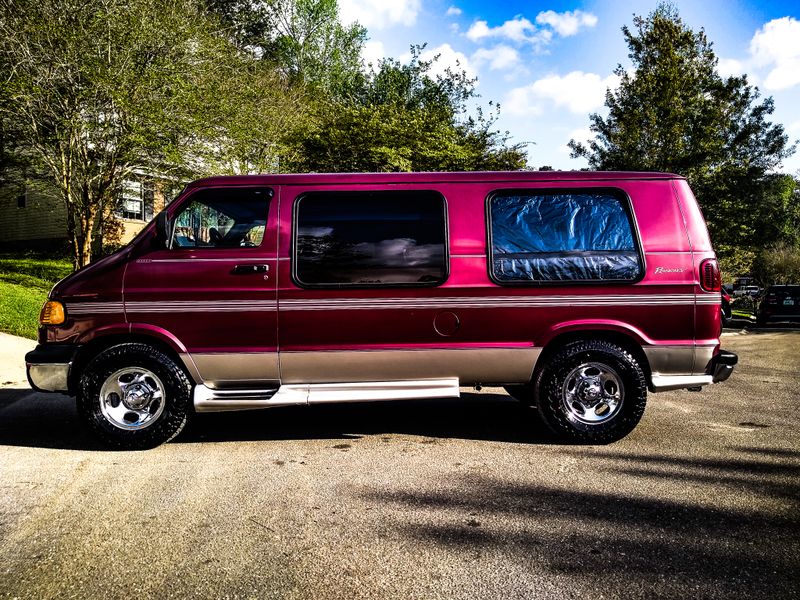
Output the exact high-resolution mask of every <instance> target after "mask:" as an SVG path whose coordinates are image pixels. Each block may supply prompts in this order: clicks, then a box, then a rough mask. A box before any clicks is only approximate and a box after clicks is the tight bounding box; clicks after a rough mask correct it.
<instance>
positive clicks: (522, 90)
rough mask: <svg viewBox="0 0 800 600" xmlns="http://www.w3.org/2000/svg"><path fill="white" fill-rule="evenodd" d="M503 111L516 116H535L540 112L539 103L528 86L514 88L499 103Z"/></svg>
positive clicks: (541, 110)
mask: <svg viewBox="0 0 800 600" xmlns="http://www.w3.org/2000/svg"><path fill="white" fill-rule="evenodd" d="M501 106H502V109H503V112H505V113H508V114H510V115H515V116H518V117H536V116H538V115H540V114H542V112H543V109H542V105H541V103H540V102H539V101H538V100H537V99H536V98H534V97H533V93H532V91H531V89H530V86H526V87H519V88H514V89H512V90H511V91H510V92H508V93H507V94H506V97H505V99H504V100H503V102H502V103H501Z"/></svg>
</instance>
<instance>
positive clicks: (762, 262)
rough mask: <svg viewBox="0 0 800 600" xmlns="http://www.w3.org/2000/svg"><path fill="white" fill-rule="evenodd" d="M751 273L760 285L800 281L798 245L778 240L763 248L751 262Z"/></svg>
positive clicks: (799, 251) (799, 249)
mask: <svg viewBox="0 0 800 600" xmlns="http://www.w3.org/2000/svg"><path fill="white" fill-rule="evenodd" d="M753 274H754V275H755V277H756V280H757V281H758V282H759V283H760V284H761V285H770V284H772V283H777V284H781V285H786V284H797V283H800V247H797V246H792V245H791V244H788V243H786V242H779V243H777V244H774V245H771V246H769V247H767V248H764V249H763V250H761V251H760V252H759V253H758V256H757V257H756V259H755V261H754V263H753Z"/></svg>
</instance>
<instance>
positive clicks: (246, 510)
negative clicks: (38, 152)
mask: <svg viewBox="0 0 800 600" xmlns="http://www.w3.org/2000/svg"><path fill="white" fill-rule="evenodd" d="M724 346H725V347H726V348H728V349H731V350H733V351H735V352H738V353H739V356H740V365H739V367H737V370H736V372H735V374H734V375H733V377H732V378H731V380H729V381H728V382H727V383H726V384H724V385H719V386H713V387H711V388H707V389H706V390H704V391H703V392H701V393H691V392H685V391H679V392H670V393H665V394H658V395H651V396H650V399H649V404H648V408H647V411H646V412H645V416H644V419H643V421H642V423H641V424H640V425H639V427H638V428H637V429H636V430H635V431H634V433H633V434H631V435H630V436H629V437H628V438H626V439H624V440H622V441H620V442H617V443H616V444H612V445H609V446H563V445H557V444H554V443H553V441H552V440H551V438H550V437H549V436H548V434H547V433H546V432H545V431H544V430H543V428H542V427H541V426H539V425H537V423H536V421H535V419H534V418H533V415H532V414H531V413H530V410H529V409H526V408H525V407H522V406H520V405H518V404H516V403H514V402H512V401H509V398H508V397H507V396H506V395H505V394H503V393H502V392H501V391H499V390H484V391H483V392H482V393H480V394H478V393H466V394H465V395H464V397H463V399H462V400H461V401H451V400H443V401H434V402H406V403H401V402H393V403H384V404H362V405H355V404H351V405H341V406H315V407H308V408H275V409H270V410H266V411H262V412H250V413H236V414H233V413H232V414H217V415H199V416H198V418H196V419H195V420H194V422H193V423H192V424H191V425H190V427H189V428H188V429H187V431H185V432H184V433H183V434H182V435H181V436H180V437H179V438H178V439H177V440H175V441H174V442H173V443H170V444H168V445H165V446H162V447H160V448H157V449H155V450H152V451H148V452H128V453H115V452H106V451H102V450H100V449H98V448H97V447H96V446H95V445H94V443H93V442H92V440H91V439H90V438H89V437H88V436H87V435H86V434H85V433H84V432H83V430H82V429H81V428H80V426H79V424H78V422H77V415H76V413H75V409H74V406H73V403H72V401H71V400H70V399H69V398H66V397H64V396H53V395H44V394H36V393H33V392H32V391H30V390H26V389H25V388H24V384H23V383H22V382H21V381H18V379H19V378H18V377H17V376H12V375H10V374H8V376H5V377H4V373H5V371H0V384H3V389H0V597H9V598H13V597H19V598H56V597H59V598H61V597H78V598H90V597H92V598H95V597H96V598H101V597H102V598H138V597H153V598H190V597H192V598H194V597H214V598H314V599H328V598H343V599H344V598H348V599H349V598H465V599H467V598H469V599H475V598H559V599H561V598H601V597H603V598H652V597H675V598H678V597H680V598H686V597H693V598H748V599H752V598H797V597H798V595H800V574H799V573H800V558H799V557H800V500H798V498H800V434H799V433H798V425H800V396H799V395H798V385H800V375H798V373H800V358H799V357H798V351H800V333H797V332H769V333H761V334H758V333H749V334H745V335H731V336H726V337H725V338H724ZM0 349H1V350H2V354H0V356H2V358H0V364H5V365H8V364H9V361H10V360H12V359H13V357H11V358H9V353H11V352H12V351H11V350H9V347H8V344H6V339H5V338H0ZM17 351H18V350H17V349H15V350H14V352H17ZM12 362H13V360H12ZM23 376H24V374H23ZM4 382H5V383H4Z"/></svg>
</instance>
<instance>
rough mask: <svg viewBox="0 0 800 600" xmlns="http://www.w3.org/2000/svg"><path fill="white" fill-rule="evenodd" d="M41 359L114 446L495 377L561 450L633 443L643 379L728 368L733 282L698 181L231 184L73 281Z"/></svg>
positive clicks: (45, 371)
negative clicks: (261, 415) (566, 445)
mask: <svg viewBox="0 0 800 600" xmlns="http://www.w3.org/2000/svg"><path fill="white" fill-rule="evenodd" d="M40 320H41V323H42V325H41V327H40V329H39V345H38V346H37V347H36V349H35V350H33V351H32V352H30V353H29V354H28V355H27V356H26V362H27V369H28V378H29V380H30V383H31V385H32V386H33V387H34V388H35V389H37V390H40V391H55V392H66V393H69V394H71V395H74V396H76V397H77V404H78V409H79V412H80V414H81V416H82V418H83V419H84V420H85V421H86V422H87V423H88V425H89V426H90V427H91V429H92V430H93V431H94V432H95V433H96V434H97V435H98V436H99V437H100V438H101V439H102V440H103V441H105V442H106V443H108V444H110V445H112V446H115V447H120V448H145V447H152V446H154V445H157V444H160V443H162V442H165V441H167V440H169V439H171V438H173V437H174V436H175V435H177V434H178V433H179V432H180V431H181V429H183V427H184V425H185V424H186V422H187V419H188V418H189V416H190V414H191V413H192V411H193V410H195V411H198V412H201V411H202V412H204V411H224V410H239V409H248V408H262V407H270V406H284V405H294V404H314V403H324V402H352V401H373V400H399V399H410V398H442V397H451V396H458V395H459V387H460V386H478V385H501V386H505V387H506V389H507V390H508V391H509V393H510V394H511V395H512V396H514V397H515V398H517V399H518V400H520V401H522V402H525V403H528V404H531V405H533V406H535V407H536V409H537V411H538V413H539V414H540V415H541V417H542V418H543V420H544V421H545V422H546V423H547V425H548V426H549V427H550V428H551V429H552V430H553V431H554V432H556V433H557V434H559V435H560V436H562V437H563V438H565V439H569V440H573V441H583V442H588V443H606V442H610V441H614V440H617V439H619V438H621V437H623V436H625V435H626V434H627V433H629V432H630V431H631V430H632V429H633V428H634V427H635V426H636V424H637V423H638V421H639V419H640V418H641V416H642V413H643V411H644V408H645V402H646V396H647V391H648V390H650V391H652V392H659V391H664V390H674V389H681V388H689V389H699V386H702V385H705V384H709V383H714V382H719V381H724V380H725V379H727V378H728V377H729V376H730V374H731V372H732V371H733V366H734V365H735V364H736V360H737V357H736V355H735V354H732V353H730V352H725V351H722V350H721V349H720V342H719V334H720V329H721V325H720V273H719V267H718V265H717V260H716V258H715V255H714V250H713V249H712V247H711V243H710V241H709V237H708V232H707V230H706V226H705V223H704V221H703V217H702V215H701V213H700V209H699V208H698V206H697V202H696V201H695V199H694V197H693V195H692V192H691V191H690V189H689V186H688V185H687V183H686V180H685V179H683V178H682V177H679V176H676V175H670V174H661V173H611V172H577V173H576V172H538V173H537V172H514V173H402V174H346V175H261V176H239V177H216V178H211V179H204V180H201V181H196V182H194V183H192V184H190V185H189V186H188V187H187V188H186V190H185V191H184V192H183V193H182V194H181V196H180V197H179V198H178V199H177V200H175V201H174V202H173V203H172V204H171V205H169V207H168V208H167V209H166V210H165V211H164V212H162V213H161V214H160V215H158V217H157V218H156V219H155V221H154V222H152V223H150V225H148V226H147V227H146V228H145V229H144V230H143V231H142V232H141V233H140V234H139V236H137V237H136V239H134V240H133V241H132V242H131V243H130V244H129V245H128V246H127V247H126V248H123V249H122V250H120V251H119V252H117V253H116V254H114V255H112V256H109V257H108V258H105V259H103V260H100V261H98V262H96V263H94V264H92V265H90V266H88V267H86V268H84V269H82V270H80V271H78V272H77V273H74V274H72V275H70V276H69V277H67V278H66V279H64V280H63V281H61V282H60V283H58V284H57V285H56V286H55V287H54V288H53V291H52V292H51V293H50V298H49V300H48V302H47V303H46V304H45V306H44V308H43V309H42V315H41V319H40Z"/></svg>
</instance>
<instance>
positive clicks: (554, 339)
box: [532, 323, 652, 394]
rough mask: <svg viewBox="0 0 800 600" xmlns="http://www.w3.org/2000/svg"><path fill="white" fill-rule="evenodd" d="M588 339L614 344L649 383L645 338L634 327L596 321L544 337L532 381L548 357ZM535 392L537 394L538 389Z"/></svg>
mask: <svg viewBox="0 0 800 600" xmlns="http://www.w3.org/2000/svg"><path fill="white" fill-rule="evenodd" d="M589 340H602V341H605V342H610V343H612V344H616V345H618V346H620V347H621V348H623V349H624V350H626V351H628V352H630V354H631V355H632V356H633V357H634V358H635V359H636V361H637V362H638V363H639V365H640V366H641V367H642V370H643V371H644V374H645V378H646V380H647V383H648V386H649V385H651V381H652V372H651V370H650V362H649V361H648V360H647V355H646V354H645V352H644V350H643V348H642V346H643V344H644V345H647V344H648V341H647V339H646V338H645V337H644V336H643V335H642V334H641V332H638V331H636V330H634V329H631V328H628V327H626V326H624V325H619V324H611V323H598V324H594V326H590V327H588V328H587V326H586V325H585V324H583V325H581V326H580V327H578V326H575V327H563V328H559V329H556V330H553V331H552V335H550V336H548V337H547V338H546V341H545V342H544V343H543V344H542V352H541V354H539V357H538V358H537V359H536V364H535V365H534V368H533V378H532V381H534V382H535V381H537V378H538V374H539V372H540V371H541V370H542V369H543V368H544V366H545V365H546V364H547V362H548V361H549V359H550V357H551V356H553V355H554V354H555V353H557V352H558V351H559V350H560V349H561V348H563V347H564V346H565V345H567V344H569V343H572V342H581V341H589ZM535 393H537V394H538V391H536V392H535Z"/></svg>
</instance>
